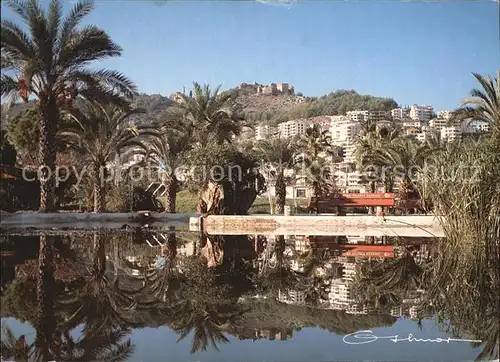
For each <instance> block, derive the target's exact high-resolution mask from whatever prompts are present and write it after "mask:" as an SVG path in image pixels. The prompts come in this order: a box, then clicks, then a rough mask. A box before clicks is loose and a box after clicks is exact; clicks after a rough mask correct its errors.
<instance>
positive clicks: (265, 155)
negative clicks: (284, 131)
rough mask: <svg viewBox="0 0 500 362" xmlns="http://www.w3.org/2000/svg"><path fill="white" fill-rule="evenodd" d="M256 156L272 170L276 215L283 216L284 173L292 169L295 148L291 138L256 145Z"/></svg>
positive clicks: (268, 140) (294, 159) (284, 195)
mask: <svg viewBox="0 0 500 362" xmlns="http://www.w3.org/2000/svg"><path fill="white" fill-rule="evenodd" d="M256 148H257V155H258V156H259V157H261V158H262V160H263V161H264V162H265V163H266V164H267V166H268V167H270V168H272V169H274V174H275V175H276V176H275V195H276V205H277V211H278V214H283V212H284V210H285V203H286V179H285V175H284V171H285V170H286V169H291V168H293V167H294V164H295V161H296V152H297V147H296V144H295V142H294V140H293V139H291V138H270V139H265V140H261V141H259V142H258V143H257V145H256Z"/></svg>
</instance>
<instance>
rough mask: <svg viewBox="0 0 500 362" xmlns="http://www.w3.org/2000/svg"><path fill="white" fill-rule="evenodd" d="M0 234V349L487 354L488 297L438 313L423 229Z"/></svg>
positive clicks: (97, 353) (136, 355)
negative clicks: (462, 314)
mask: <svg viewBox="0 0 500 362" xmlns="http://www.w3.org/2000/svg"><path fill="white" fill-rule="evenodd" d="M1 238H2V241H1V243H2V244H1V245H2V295H1V298H2V300H1V312H2V315H1V316H2V320H1V322H2V357H3V358H4V359H5V360H58V361H59V360H110V361H111V360H130V361H167V360H168V361H337V360H368V359H369V360H393V361H402V360H421V361H429V360H450V361H457V360H474V359H476V358H478V357H480V358H483V359H487V360H488V359H489V360H491V359H496V358H498V332H497V331H495V332H492V330H494V329H496V328H495V326H498V309H496V311H494V313H493V314H491V317H489V318H481V316H482V314H481V311H480V310H479V309H480V308H483V306H482V305H481V306H478V308H477V309H478V311H477V312H478V315H479V317H478V319H477V320H475V321H474V323H473V325H472V327H471V324H470V323H468V321H470V318H471V317H470V316H467V318H468V320H464V321H461V320H459V319H456V318H455V320H454V321H452V323H451V324H450V321H449V320H448V317H447V312H448V311H451V310H455V309H456V308H458V309H460V308H461V306H456V305H453V301H448V302H447V303H444V304H442V303H440V304H439V307H438V306H437V304H436V303H435V302H434V301H433V299H432V293H430V292H429V291H427V290H426V284H427V280H426V278H427V270H428V269H429V268H431V267H432V265H433V264H432V263H433V261H434V256H433V245H434V244H433V243H434V242H435V241H433V240H422V239H404V240H402V239H386V240H378V239H370V238H367V239H359V238H356V237H326V236H325V237H304V236H300V237H299V236H296V237H286V238H285V237H283V236H275V237H263V236H248V237H241V236H210V237H200V236H199V235H197V234H191V233H177V234H174V233H163V234H160V233H149V232H143V231H140V230H138V231H136V232H133V233H132V232H131V233H127V234H120V235H117V234H113V235H111V234H88V233H87V234H81V233H80V234H75V233H70V232H69V233H67V234H66V235H59V236H54V235H51V236H19V235H3V236H1ZM493 297H494V298H493V299H492V300H493V301H495V297H496V301H498V296H493ZM472 329H473V330H472ZM367 330H370V331H371V332H367ZM361 331H365V332H363V333H361ZM481 331H485V332H484V333H482V332H481ZM362 335H363V336H364V338H363V339H362V338H356V336H358V337H361V336H362ZM390 336H392V337H391V338H390V339H389V338H381V337H390ZM396 336H397V337H396ZM377 337H378V338H377ZM448 338H452V339H465V340H468V341H461V340H456V341H448V340H447V339H448ZM408 339H409V340H408ZM418 339H427V341H422V340H418ZM471 340H476V342H471ZM479 341H481V342H479ZM363 342H364V343H363ZM23 358H24V359H23Z"/></svg>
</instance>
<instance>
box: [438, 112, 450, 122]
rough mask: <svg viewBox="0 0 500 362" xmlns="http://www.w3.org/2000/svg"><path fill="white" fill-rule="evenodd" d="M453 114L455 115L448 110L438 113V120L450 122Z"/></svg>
mask: <svg viewBox="0 0 500 362" xmlns="http://www.w3.org/2000/svg"><path fill="white" fill-rule="evenodd" d="M452 113H453V112H452V111H446V110H445V111H439V112H438V118H441V119H446V120H448V119H450V117H451V114H452Z"/></svg>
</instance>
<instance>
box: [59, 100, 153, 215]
mask: <svg viewBox="0 0 500 362" xmlns="http://www.w3.org/2000/svg"><path fill="white" fill-rule="evenodd" d="M137 113H142V111H141V110H138V109H132V108H129V109H124V108H122V107H117V106H113V105H107V106H102V105H100V104H97V103H90V102H87V103H85V105H82V106H81V107H79V108H78V109H76V108H75V109H72V110H71V111H69V112H67V113H66V114H67V115H68V117H69V118H70V119H71V120H73V121H74V124H73V125H72V126H68V127H67V128H66V129H65V130H62V131H60V135H61V137H63V138H64V140H65V141H66V142H67V143H68V144H69V145H70V147H72V148H74V149H75V150H76V151H78V152H80V153H81V154H82V155H83V157H84V159H83V162H84V164H85V165H86V166H88V168H90V171H91V173H92V181H93V182H92V183H93V188H94V212H102V211H104V207H105V197H106V188H105V187H104V186H105V185H104V182H105V179H106V172H107V169H106V166H108V164H109V163H110V162H113V161H115V157H116V156H117V155H119V154H120V153H122V152H124V151H126V150H129V149H131V148H132V147H134V146H136V147H142V143H141V142H140V141H139V140H138V138H137V137H138V136H139V135H140V134H144V135H146V134H154V130H149V128H147V127H141V128H135V127H128V124H127V123H128V118H129V117H130V116H132V115H134V114H137Z"/></svg>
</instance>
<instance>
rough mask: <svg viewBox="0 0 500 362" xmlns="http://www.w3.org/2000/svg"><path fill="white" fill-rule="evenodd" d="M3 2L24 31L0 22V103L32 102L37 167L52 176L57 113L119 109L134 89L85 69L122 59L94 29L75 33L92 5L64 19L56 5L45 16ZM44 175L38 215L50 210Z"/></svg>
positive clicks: (37, 8)
mask: <svg viewBox="0 0 500 362" xmlns="http://www.w3.org/2000/svg"><path fill="white" fill-rule="evenodd" d="M6 2H7V5H8V6H9V7H10V8H11V9H12V10H13V11H14V12H15V13H16V14H17V15H18V16H19V17H20V18H21V21H22V23H23V25H24V26H25V27H26V29H27V31H25V30H23V28H22V27H21V26H19V25H18V24H16V23H15V22H13V21H11V20H8V19H2V30H1V34H2V36H1V46H2V53H1V56H2V76H1V92H2V97H4V96H5V97H8V98H9V99H10V100H11V101H13V100H16V99H17V98H19V97H20V98H21V99H22V100H24V101H25V102H27V101H28V99H29V97H30V96H34V97H35V98H36V100H37V103H38V105H39V107H40V113H41V118H40V140H39V162H40V164H41V165H45V166H47V167H48V168H49V169H50V170H54V166H55V161H56V143H55V137H56V132H57V128H58V124H59V120H60V111H61V109H63V108H68V107H71V106H72V104H73V101H74V100H75V99H76V98H77V97H82V98H87V99H89V100H98V101H106V102H111V101H113V102H117V103H120V104H123V102H124V101H123V98H122V96H132V94H133V93H134V91H135V86H134V84H133V83H132V82H131V81H130V80H129V79H127V78H126V77H125V76H123V75H122V74H121V73H119V72H116V71H113V70H107V69H101V70H93V69H89V68H88V65H89V64H90V63H91V62H93V61H96V60H100V59H105V58H109V57H117V56H120V55H121V54H122V49H121V48H120V47H119V46H118V45H116V44H115V43H114V42H113V41H112V40H111V39H110V38H109V36H108V35H107V34H106V32H104V31H103V30H101V29H99V28H98V27H96V26H94V25H87V26H85V27H83V28H82V29H79V28H78V25H79V24H80V23H81V21H82V20H83V18H84V17H85V16H87V15H88V14H89V13H90V12H91V11H92V10H93V8H94V5H93V2H92V1H89V0H83V1H79V2H78V3H77V4H75V5H74V6H73V8H72V9H71V11H70V12H69V13H68V14H67V15H66V16H64V15H63V9H62V7H63V6H62V1H60V0H51V2H50V4H49V6H48V9H47V11H44V9H43V8H42V7H41V5H40V3H39V2H38V1H37V0H27V1H21V0H8V1H6ZM44 172H45V173H44V175H43V176H44V177H42V178H41V187H40V196H41V197H40V211H42V212H47V211H52V210H53V209H54V198H55V197H54V191H55V177H53V174H54V172H52V173H51V174H52V177H48V176H49V172H48V171H47V170H44Z"/></svg>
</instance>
